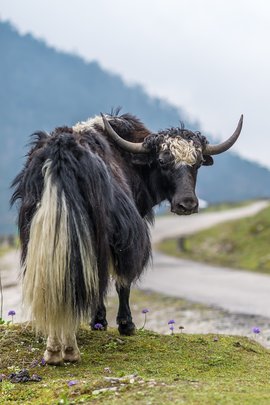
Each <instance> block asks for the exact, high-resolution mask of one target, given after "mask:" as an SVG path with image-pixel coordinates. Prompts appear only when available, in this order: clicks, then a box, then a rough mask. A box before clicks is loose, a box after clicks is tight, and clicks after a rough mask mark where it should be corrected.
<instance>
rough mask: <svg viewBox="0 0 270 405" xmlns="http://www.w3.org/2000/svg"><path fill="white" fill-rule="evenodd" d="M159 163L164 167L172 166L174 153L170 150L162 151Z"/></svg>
mask: <svg viewBox="0 0 270 405" xmlns="http://www.w3.org/2000/svg"><path fill="white" fill-rule="evenodd" d="M158 163H159V165H160V166H161V167H162V168H164V169H165V168H166V167H168V166H170V165H171V164H172V163H173V156H172V154H171V153H170V152H168V151H164V152H161V153H160V155H159V157H158Z"/></svg>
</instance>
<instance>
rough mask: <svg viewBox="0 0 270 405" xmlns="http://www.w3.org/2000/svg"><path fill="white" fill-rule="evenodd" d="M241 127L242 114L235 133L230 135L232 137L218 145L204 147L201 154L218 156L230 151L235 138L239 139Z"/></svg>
mask: <svg viewBox="0 0 270 405" xmlns="http://www.w3.org/2000/svg"><path fill="white" fill-rule="evenodd" d="M242 125H243V114H242V115H241V117H240V120H239V122H238V125H237V128H236V130H235V132H234V133H233V134H232V136H231V137H230V138H229V139H227V140H226V141H224V142H222V143H220V144H217V145H211V144H209V145H206V147H205V149H204V150H203V154H204V155H218V154H219V153H223V152H226V150H228V149H230V148H231V147H232V146H233V144H234V143H235V142H236V141H237V138H238V137H239V135H240V132H241V129H242Z"/></svg>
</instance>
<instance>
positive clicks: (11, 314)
mask: <svg viewBox="0 0 270 405" xmlns="http://www.w3.org/2000/svg"><path fill="white" fill-rule="evenodd" d="M14 315H16V312H15V311H14V310H13V309H11V310H10V311H8V316H11V322H12V323H13V316H14Z"/></svg>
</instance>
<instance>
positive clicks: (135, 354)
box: [0, 325, 270, 405]
mask: <svg viewBox="0 0 270 405" xmlns="http://www.w3.org/2000/svg"><path fill="white" fill-rule="evenodd" d="M78 343H79V347H80V348H81V351H82V362H81V363H80V364H78V365H70V364H65V365H64V366H63V367H51V366H47V365H46V366H41V365H40V361H41V358H42V353H43V349H44V342H43V341H42V339H37V337H36V336H35V335H34V334H33V333H32V332H31V330H30V329H29V328H25V327H23V326H17V325H14V326H13V325H9V326H1V328H0V369H1V373H3V374H5V375H8V374H10V373H11V372H13V371H15V372H16V371H18V370H19V369H21V368H23V367H25V368H27V369H28V370H30V374H38V375H39V376H41V377H42V381H41V382H27V383H19V384H13V383H11V382H10V381H8V380H7V379H4V380H3V381H2V383H0V385H1V388H2V392H1V396H0V403H1V404H13V403H21V404H30V403H33V404H77V403H87V404H89V403H93V404H94V403H98V404H116V403H117V404H169V403H174V404H200V405H201V404H207V405H211V404H217V403H218V404H241V405H242V404H252V405H253V404H255V403H259V404H260V405H262V404H269V398H270V382H269V371H270V362H269V360H270V352H269V351H267V350H266V349H264V348H263V347H262V346H260V345H259V344H258V343H256V342H255V341H250V340H248V339H247V338H240V337H233V336H229V337H224V336H218V337H216V336H214V335H201V336H200V335H186V334H184V333H182V334H177V335H173V336H164V335H163V336H162V335H159V334H155V333H151V332H148V331H140V332H137V334H136V335H135V336H132V337H121V338H120V339H119V336H118V334H117V332H116V331H115V330H114V329H111V330H109V331H108V332H100V331H97V332H90V331H89V330H88V329H87V328H82V329H81V330H80V332H79V335H78ZM35 361H38V363H39V364H38V365H35ZM108 368H109V370H108ZM109 371H110V372H109ZM130 375H132V376H130ZM134 375H135V376H134ZM112 377H118V378H122V379H121V380H118V381H116V383H112ZM69 381H75V385H73V386H71V387H69V385H68V383H69ZM104 388H105V389H108V388H109V389H110V388H113V391H112V390H105V391H100V390H102V389H104ZM16 401H17V402H16Z"/></svg>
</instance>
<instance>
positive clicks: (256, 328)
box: [252, 326, 261, 335]
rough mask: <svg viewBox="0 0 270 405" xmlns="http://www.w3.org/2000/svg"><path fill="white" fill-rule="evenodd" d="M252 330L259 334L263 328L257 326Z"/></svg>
mask: <svg viewBox="0 0 270 405" xmlns="http://www.w3.org/2000/svg"><path fill="white" fill-rule="evenodd" d="M252 332H253V333H255V334H256V335H258V334H259V333H261V329H260V328H258V327H257V326H255V327H254V328H252Z"/></svg>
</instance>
